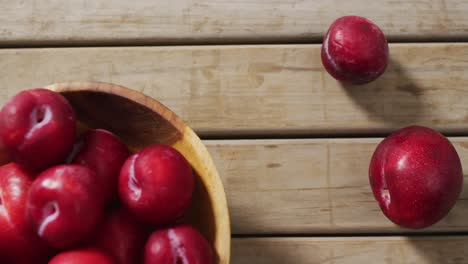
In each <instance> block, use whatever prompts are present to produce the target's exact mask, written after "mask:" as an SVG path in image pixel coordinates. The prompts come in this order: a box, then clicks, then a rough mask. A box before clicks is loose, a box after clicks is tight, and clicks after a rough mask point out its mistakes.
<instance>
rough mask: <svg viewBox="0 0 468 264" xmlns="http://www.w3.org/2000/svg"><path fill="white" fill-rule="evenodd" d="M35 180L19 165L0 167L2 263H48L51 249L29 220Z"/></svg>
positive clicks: (0, 244)
mask: <svg viewBox="0 0 468 264" xmlns="http://www.w3.org/2000/svg"><path fill="white" fill-rule="evenodd" d="M31 182H32V178H31V176H29V175H28V174H27V173H26V172H25V171H23V169H21V168H20V167H19V166H18V165H17V164H15V163H9V164H7V165H4V166H1V167H0V260H1V262H2V263H18V264H23V263H24V264H26V263H28V264H29V263H44V261H45V258H46V257H47V255H48V253H50V249H49V248H47V247H46V246H45V244H44V243H43V242H42V241H41V240H40V239H39V237H38V236H37V235H36V234H35V233H34V231H33V230H31V228H30V226H29V224H28V222H27V220H26V200H27V194H28V190H29V187H30V186H31Z"/></svg>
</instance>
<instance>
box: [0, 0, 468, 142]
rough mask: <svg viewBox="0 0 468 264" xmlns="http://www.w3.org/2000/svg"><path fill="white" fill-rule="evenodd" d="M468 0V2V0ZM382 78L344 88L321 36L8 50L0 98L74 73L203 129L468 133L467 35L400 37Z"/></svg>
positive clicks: (0, 53) (2, 53)
mask: <svg viewBox="0 0 468 264" xmlns="http://www.w3.org/2000/svg"><path fill="white" fill-rule="evenodd" d="M467 3H468V2H467ZM390 52H391V57H392V59H391V64H390V65H389V68H388V70H387V72H386V73H385V74H384V75H383V76H382V77H381V78H380V79H379V80H378V81H376V82H374V83H371V84H369V85H366V86H361V87H348V88H347V89H345V88H343V87H342V86H341V85H340V84H339V83H338V82H336V81H335V80H334V79H332V78H331V77H330V76H329V75H328V74H327V73H326V72H325V71H324V69H323V67H322V64H321V60H320V45H271V46H270V45H265V46H264V45H254V46H196V47H193V46H192V47H191V46H186V47H130V48H63V49H4V50H0V57H1V58H2V59H1V60H0V86H1V87H2V89H0V103H3V102H5V100H6V98H8V97H10V96H12V95H13V94H14V93H16V92H18V91H19V90H20V89H23V88H28V87H36V86H42V85H47V84H50V83H54V82H60V81H70V80H91V81H104V82H112V83H116V84H120V85H124V86H127V87H130V88H134V89H137V90H139V91H142V92H144V93H146V94H148V95H150V96H152V97H154V98H157V99H159V100H160V101H161V102H162V103H164V104H165V105H167V106H168V107H169V108H171V109H172V110H173V111H174V112H176V113H177V114H179V115H180V116H181V117H182V118H183V119H184V120H186V121H187V122H188V124H189V125H190V126H191V127H192V128H194V129H195V130H196V132H197V133H199V134H200V135H201V136H212V135H215V136H233V135H241V136H242V135H282V136H285V135H297V134H301V135H330V134H333V135H340V134H347V133H361V134H373V133H388V132H390V131H392V130H394V129H396V128H399V127H401V126H404V125H408V124H413V123H418V124H423V125H427V126H432V127H434V128H436V129H438V130H441V131H443V132H450V133H467V132H468V122H467V120H468V104H467V102H466V98H468V44H466V43H442V44H396V45H391V49H390Z"/></svg>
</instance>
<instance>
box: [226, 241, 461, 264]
mask: <svg viewBox="0 0 468 264" xmlns="http://www.w3.org/2000/svg"><path fill="white" fill-rule="evenodd" d="M231 263H232V264H250V263H256V264H283V263H295V264H362V263H374V264H441V263H444V264H465V263H468V236H457V237H450V236H443V237H346V238H343V237H333V238H331V237H330V238H237V239H233V256H232V259H231Z"/></svg>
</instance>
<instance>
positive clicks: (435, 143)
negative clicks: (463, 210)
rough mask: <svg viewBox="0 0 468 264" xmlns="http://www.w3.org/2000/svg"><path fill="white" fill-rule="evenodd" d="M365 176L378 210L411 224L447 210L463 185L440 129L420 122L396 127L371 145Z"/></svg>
mask: <svg viewBox="0 0 468 264" xmlns="http://www.w3.org/2000/svg"><path fill="white" fill-rule="evenodd" d="M369 179H370V184H371V187H372V191H373V193H374V196H375V198H376V199H377V201H378V202H379V205H380V208H381V209H382V211H383V213H384V214H385V215H386V216H387V217H388V218H389V219H390V220H391V221H393V222H394V223H396V224H398V225H400V226H403V227H407V228H414V229H418V228H425V227H428V226H431V225H433V224H435V223H436V222H438V221H439V220H440V219H442V218H443V217H444V216H445V215H447V214H448V212H449V211H450V209H451V208H452V207H453V206H454V204H455V202H456V200H457V199H458V197H459V195H460V193H461V190H462V187H463V172H462V167H461V163H460V158H459V157H458V154H457V152H456V150H455V148H454V147H453V146H452V144H451V143H450V141H449V140H448V139H447V138H445V137H444V136H443V135H441V134H440V133H438V132H436V131H434V130H432V129H430V128H426V127H421V126H411V127H406V128H403V129H400V130H398V131H396V132H394V133H393V134H391V135H390V136H389V137H387V138H385V139H384V140H383V141H382V142H381V143H380V144H379V145H378V146H377V149H376V150H375V152H374V155H373V156H372V160H371V163H370V167H369Z"/></svg>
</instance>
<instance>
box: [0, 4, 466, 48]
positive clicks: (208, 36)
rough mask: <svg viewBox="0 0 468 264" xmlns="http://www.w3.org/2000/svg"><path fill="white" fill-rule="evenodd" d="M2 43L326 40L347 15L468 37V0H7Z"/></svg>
mask: <svg viewBox="0 0 468 264" xmlns="http://www.w3.org/2000/svg"><path fill="white" fill-rule="evenodd" d="M0 4H1V7H2V8H1V9H0V45H19V44H21V45H51V44H56V45H83V44H91V45H93V44H112V45H116V44H117V45H118V44H120V45H122V44H125V43H127V44H128V43H140V44H142V43H152V44H155V43H159V44H161V43H180V44H187V43H207V42H210V43H232V42H237V43H259V42H260V43H265V42H274V41H276V42H291V41H296V42H297V41H320V39H321V37H322V36H323V34H324V32H325V31H326V30H327V28H328V26H329V25H330V24H331V22H332V21H333V20H335V19H336V18H338V17H340V16H343V15H361V16H365V17H368V18H370V19H372V20H373V21H374V22H376V23H377V24H378V25H379V26H380V27H381V28H382V29H383V30H384V32H385V33H386V34H387V36H388V37H389V39H390V40H432V41H433V40H447V39H452V40H459V39H465V40H466V39H468V30H467V28H468V17H467V16H466V13H467V12H468V3H467V2H466V1H464V0H422V1H421V0H407V1H403V0H385V1H370V2H369V1H366V0H351V1H329V0H315V1H302V0H275V1H265V0H253V1H232V0H175V1H166V0H164V1H163V0H161V1H153V0H140V1H127V0H115V1H106V0H72V1H55V0H24V1H7V0H2V1H0Z"/></svg>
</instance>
